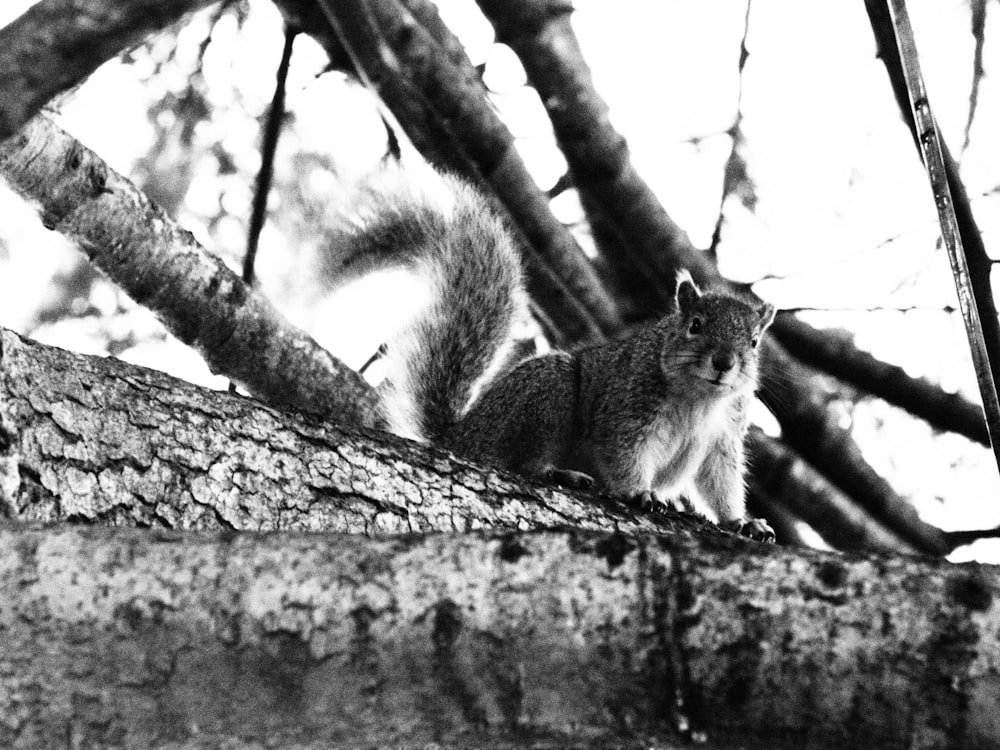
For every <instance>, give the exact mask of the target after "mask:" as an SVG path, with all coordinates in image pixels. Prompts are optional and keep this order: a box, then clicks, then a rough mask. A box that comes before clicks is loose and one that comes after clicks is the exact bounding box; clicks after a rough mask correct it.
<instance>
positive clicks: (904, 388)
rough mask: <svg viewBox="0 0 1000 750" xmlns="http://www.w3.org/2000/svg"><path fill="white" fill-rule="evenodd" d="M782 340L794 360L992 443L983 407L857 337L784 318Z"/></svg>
mask: <svg viewBox="0 0 1000 750" xmlns="http://www.w3.org/2000/svg"><path fill="white" fill-rule="evenodd" d="M775 333H776V335H777V337H778V340H779V341H780V342H781V343H782V345H783V346H784V347H785V349H786V350H787V351H788V353H789V354H791V355H792V356H794V357H796V358H798V359H800V360H801V361H802V362H804V363H805V364H807V365H809V366H810V367H814V368H816V369H817V370H820V371H822V372H825V373H829V374H830V375H833V376H834V377H835V378H839V379H840V380H843V381H844V382H845V383H850V384H851V385H853V386H854V387H856V388H859V389H861V390H863V391H865V392H867V393H871V394H872V395H874V396H878V397H879V398H881V399H883V400H884V401H886V402H887V403H890V404H893V405H894V406H898V407H900V408H901V409H905V410H906V411H908V412H909V413H910V414H912V415H914V416H916V417H920V418H921V419H923V420H925V421H926V422H927V423H928V424H929V425H930V426H931V427H933V428H934V429H936V430H944V431H947V432H956V433H958V434H959V435H964V436H965V437H967V438H969V439H970V440H975V441H976V442H977V443H981V444H983V445H987V446H988V445H989V435H988V434H987V432H986V423H985V422H984V421H983V411H982V409H981V408H980V407H979V405H978V404H974V403H972V402H971V401H969V400H967V399H965V398H962V396H960V395H958V394H957V393H948V392H946V391H944V390H942V389H941V387H940V386H937V385H935V384H933V383H931V382H930V381H928V380H925V379H923V378H914V377H911V376H909V375H907V374H906V371H905V370H904V369H903V368H902V367H897V366H896V365H890V364H887V363H885V362H883V361H881V360H879V359H876V358H875V357H873V356H872V355H871V354H869V353H868V352H865V351H863V350H861V349H858V347H857V346H855V344H854V341H853V337H851V336H848V335H846V334H844V335H839V334H838V333H837V332H835V331H820V330H817V329H815V328H813V327H812V326H810V325H809V324H808V323H806V322H804V321H802V320H799V319H798V318H796V317H793V316H789V315H783V316H782V324H781V325H780V326H777V327H776V328H775Z"/></svg>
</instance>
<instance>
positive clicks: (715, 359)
mask: <svg viewBox="0 0 1000 750" xmlns="http://www.w3.org/2000/svg"><path fill="white" fill-rule="evenodd" d="M735 366H736V352H734V351H733V350H732V349H720V350H719V351H717V352H715V353H714V354H713V355H712V367H714V368H715V369H716V370H717V371H719V372H729V371H730V370H732V369H733V368H734V367H735Z"/></svg>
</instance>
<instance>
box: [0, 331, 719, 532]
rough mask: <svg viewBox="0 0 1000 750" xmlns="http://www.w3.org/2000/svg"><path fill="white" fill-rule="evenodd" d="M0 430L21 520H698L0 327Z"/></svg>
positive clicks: (389, 528)
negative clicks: (526, 477)
mask: <svg viewBox="0 0 1000 750" xmlns="http://www.w3.org/2000/svg"><path fill="white" fill-rule="evenodd" d="M0 436H2V439H0V509H3V510H5V511H6V514H7V515H9V516H11V517H13V518H15V519H19V520H41V521H66V520H69V521H75V522H85V523H90V524H102V525H140V526H155V527H163V528H172V529H230V530H233V529H235V530H256V531H271V530H281V529H297V530H312V531H341V532H349V533H359V534H372V533H396V534H398V533H413V532H429V531H467V530H470V529H477V528H497V529H504V528H506V529H527V528H541V527H551V526H562V525H572V526H579V527H583V528H592V529H603V530H605V531H616V530H617V531H622V532H628V533H664V532H667V531H674V532H680V531H682V530H683V529H688V530H689V531H690V530H693V529H696V528H704V524H703V523H702V522H698V521H695V520H694V519H689V518H682V517H679V516H677V515H676V514H674V515H670V516H668V515H666V514H646V513H638V512H635V511H633V510H631V509H629V508H627V507H624V506H622V505H620V504H617V503H610V502H601V501H598V500H595V499H594V498H592V497H590V496H587V495H583V494H570V493H565V492H560V491H557V490H556V489H554V488H553V487H550V486H545V485H539V484H531V483H523V482H521V481H518V479H516V478H515V477H513V476H511V475H509V474H503V473H501V472H497V471H494V470H489V469H484V468H482V467H479V466H476V465H474V464H471V463H468V462H466V461H462V460H460V459H457V458H455V457H454V456H451V455H450V454H448V453H446V452H444V451H440V450H436V449H433V448H428V447H425V446H421V445H418V444H416V443H411V442H409V441H405V440H401V439H397V438H394V437H393V436H391V435H387V434H385V433H377V432H366V431H352V430H350V429H349V428H344V427H342V426H338V425H336V424H332V423H325V424H324V423H320V422H318V421H315V420H313V419H310V418H308V417H305V416H301V415H296V414H293V413H289V412H280V411H276V410H274V409H271V408H268V407H265V406H263V405H261V404H259V403H257V402H255V401H253V400H252V399H247V398H242V397H238V396H233V395H231V394H228V393H219V392H215V391H209V390H206V389H203V388H198V387H196V386H192V385H190V384H188V383H185V382H183V381H181V380H177V379H176V378H172V377H170V376H167V375H164V374H162V373H159V372H156V371H154V370H147V369H145V368H141V367H135V366H132V365H129V364H126V363H124V362H119V361H117V360H114V359H103V358H100V357H87V356H83V355H78V354H72V353H70V352H66V351H63V350H61V349H56V348H53V347H47V346H42V345H40V344H37V343H32V342H30V341H26V340H24V339H22V338H20V337H19V336H17V335H16V334H14V333H12V332H10V331H7V330H4V329H0Z"/></svg>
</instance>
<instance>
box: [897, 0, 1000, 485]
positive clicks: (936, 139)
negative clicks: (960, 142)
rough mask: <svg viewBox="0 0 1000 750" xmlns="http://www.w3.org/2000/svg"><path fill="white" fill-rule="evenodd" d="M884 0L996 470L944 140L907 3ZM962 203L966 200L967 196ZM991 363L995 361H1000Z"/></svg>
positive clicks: (994, 421)
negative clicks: (952, 281) (928, 88)
mask: <svg viewBox="0 0 1000 750" xmlns="http://www.w3.org/2000/svg"><path fill="white" fill-rule="evenodd" d="M887 4H888V6H889V14H890V16H891V18H892V26H891V29H892V32H893V36H894V39H895V42H896V46H897V50H898V52H899V57H898V60H899V64H900V67H901V69H902V75H903V78H904V85H905V88H906V96H907V99H908V101H909V105H910V110H911V114H912V116H913V124H914V131H913V132H914V134H915V135H917V134H919V137H918V138H917V142H918V148H919V150H920V155H921V157H922V159H923V163H924V168H925V169H926V171H927V178H928V182H929V184H930V188H931V192H932V194H933V196H934V203H935V205H936V207H937V213H938V222H939V223H940V225H941V241H942V243H943V244H944V247H945V250H946V251H947V253H948V261H949V263H950V265H951V272H952V275H953V276H954V277H955V288H956V291H957V292H958V302H959V307H960V308H961V310H962V320H963V321H964V323H965V331H966V335H967V337H968V340H969V350H970V352H971V354H972V363H973V365H974V366H975V369H976V380H977V381H978V384H979V393H980V395H981V396H982V400H983V411H984V413H985V415H986V427H987V429H988V431H989V434H990V440H991V442H992V446H993V454H994V458H995V459H996V463H997V469H998V470H1000V399H998V397H997V388H996V383H997V381H996V380H995V379H994V377H993V373H992V371H991V366H990V355H989V351H988V350H987V342H986V340H985V338H984V334H983V325H982V322H981V320H980V311H979V305H978V303H977V300H976V295H975V289H974V287H973V284H972V280H971V279H970V278H969V272H970V271H969V263H968V261H967V259H966V254H965V249H964V248H963V247H962V236H961V231H960V229H959V226H958V216H957V215H956V211H955V200H954V198H953V197H952V194H951V188H950V186H949V179H948V172H947V169H946V168H945V162H944V147H943V139H942V138H941V133H940V131H939V130H938V127H937V122H936V120H935V118H934V113H933V112H932V110H931V105H930V100H929V99H928V97H927V90H926V88H925V86H924V80H923V75H922V74H921V72H920V60H919V58H918V54H917V47H916V42H915V40H914V38H913V29H912V27H911V25H910V17H909V14H908V13H907V10H906V3H905V2H904V0H888V3H887ZM953 166H954V165H953ZM956 179H957V175H956ZM966 202H968V199H967V198H966ZM988 281H989V280H988ZM991 307H992V312H991V313H989V314H990V315H991V316H992V317H993V320H994V323H996V321H997V311H996V307H995V305H991ZM992 343H993V346H994V348H1000V339H998V340H996V341H994V342H992ZM995 364H996V365H998V366H1000V362H996V363H995Z"/></svg>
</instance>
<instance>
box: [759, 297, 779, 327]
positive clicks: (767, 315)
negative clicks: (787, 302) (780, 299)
mask: <svg viewBox="0 0 1000 750" xmlns="http://www.w3.org/2000/svg"><path fill="white" fill-rule="evenodd" d="M775 313H777V309H775V307H774V305H772V304H771V303H770V302H765V303H764V304H762V305H761V306H760V307H758V308H757V314H758V315H760V330H761V331H764V330H765V329H766V328H767V327H768V326H769V325H771V323H773V322H774V316H775Z"/></svg>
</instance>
